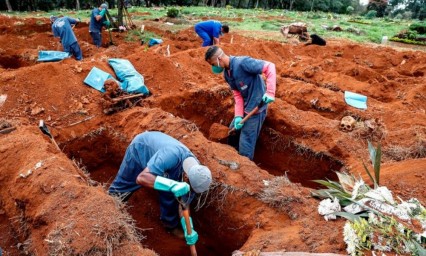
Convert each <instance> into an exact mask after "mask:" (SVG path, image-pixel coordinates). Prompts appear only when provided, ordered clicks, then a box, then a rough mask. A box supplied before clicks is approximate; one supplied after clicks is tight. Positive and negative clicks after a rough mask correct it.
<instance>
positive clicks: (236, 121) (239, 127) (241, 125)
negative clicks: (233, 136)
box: [234, 116, 244, 130]
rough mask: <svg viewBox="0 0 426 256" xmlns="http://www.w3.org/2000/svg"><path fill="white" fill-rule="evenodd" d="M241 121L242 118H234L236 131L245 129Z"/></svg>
mask: <svg viewBox="0 0 426 256" xmlns="http://www.w3.org/2000/svg"><path fill="white" fill-rule="evenodd" d="M241 120H243V118H242V117H241V116H236V117H235V118H234V128H235V130H239V129H241V128H243V126H244V123H242V124H240V122H241Z"/></svg>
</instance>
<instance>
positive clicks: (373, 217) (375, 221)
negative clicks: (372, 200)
mask: <svg viewBox="0 0 426 256" xmlns="http://www.w3.org/2000/svg"><path fill="white" fill-rule="evenodd" d="M368 222H369V223H371V224H373V225H378V224H379V223H380V221H379V219H378V218H377V216H376V214H374V213H373V212H368Z"/></svg>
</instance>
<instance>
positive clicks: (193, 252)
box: [182, 209, 197, 256]
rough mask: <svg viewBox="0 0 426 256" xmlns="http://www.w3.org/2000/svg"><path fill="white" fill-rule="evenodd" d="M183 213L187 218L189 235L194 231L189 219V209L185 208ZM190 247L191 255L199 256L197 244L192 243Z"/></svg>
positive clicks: (186, 223)
mask: <svg viewBox="0 0 426 256" xmlns="http://www.w3.org/2000/svg"><path fill="white" fill-rule="evenodd" d="M182 215H183V218H184V219H185V225H186V231H187V233H188V235H190V234H191V233H192V228H191V222H190V221H189V210H188V209H184V210H183V211H182ZM189 249H190V250H191V256H197V249H196V248H195V245H190V246H189Z"/></svg>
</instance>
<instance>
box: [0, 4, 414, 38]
mask: <svg viewBox="0 0 426 256" xmlns="http://www.w3.org/2000/svg"><path fill="white" fill-rule="evenodd" d="M167 8H177V9H179V11H180V13H179V17H178V18H180V19H191V23H189V24H186V25H179V26H174V29H176V28H177V29H185V28H188V27H190V26H193V24H194V23H195V22H197V21H199V20H201V18H206V19H214V18H218V17H220V19H221V20H223V21H224V22H226V23H227V24H229V26H230V28H231V31H242V30H244V31H276V32H277V33H279V29H280V27H281V26H283V25H287V24H290V23H292V22H305V23H307V25H308V31H309V32H310V33H316V34H318V35H320V36H321V37H324V38H325V39H332V38H346V39H350V40H353V41H356V42H375V43H380V42H381V39H382V37H383V36H388V38H391V37H393V36H394V35H396V34H397V33H398V32H400V31H401V30H404V29H408V26H409V25H410V24H411V23H412V22H413V21H407V20H392V19H389V18H376V19H366V18H364V17H360V16H353V15H352V16H350V15H342V14H332V13H323V12H290V11H287V10H263V9H235V8H212V7H195V6H192V7H175V6H173V7H171V6H170V7H162V8H155V9H154V8H147V7H131V8H128V11H129V13H130V14H131V15H132V19H133V20H134V21H135V22H136V21H139V22H143V21H144V20H153V19H159V18H166V17H167V16H166V14H167ZM109 12H110V14H111V15H112V16H116V15H117V9H110V10H109ZM138 13H149V15H146V14H145V15H138ZM5 14H6V13H5ZM7 14H9V15H10V14H12V15H16V16H24V17H28V16H33V17H34V16H35V17H49V16H50V15H58V16H59V15H67V16H71V17H79V18H81V19H82V20H83V21H86V22H88V21H89V20H90V14H91V10H82V11H66V10H61V11H52V12H49V13H46V12H37V13H32V12H21V13H17V12H12V13H7ZM334 25H338V26H340V27H341V28H342V29H343V31H342V32H334V31H330V30H326V29H324V28H323V26H328V27H332V26H334ZM349 28H352V29H355V30H359V31H361V32H362V33H361V34H359V35H358V34H355V33H351V32H348V31H346V30H347V29H349ZM278 38H279V37H278Z"/></svg>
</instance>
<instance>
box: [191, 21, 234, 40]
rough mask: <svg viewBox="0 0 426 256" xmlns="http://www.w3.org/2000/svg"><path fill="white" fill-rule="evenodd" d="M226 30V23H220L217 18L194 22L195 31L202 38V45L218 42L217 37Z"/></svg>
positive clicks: (227, 28) (227, 29)
mask: <svg viewBox="0 0 426 256" xmlns="http://www.w3.org/2000/svg"><path fill="white" fill-rule="evenodd" d="M228 32H229V27H228V25H222V23H220V22H219V21H217V20H207V21H202V22H199V23H197V24H195V33H197V34H198V36H199V37H201V39H203V44H202V46H203V47H204V46H210V45H214V44H215V45H217V44H219V37H220V36H222V35H223V33H228Z"/></svg>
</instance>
